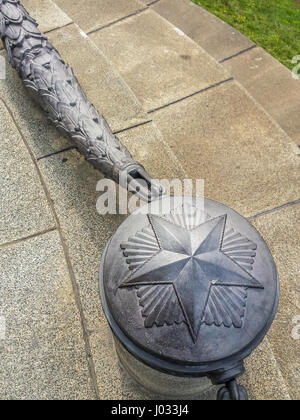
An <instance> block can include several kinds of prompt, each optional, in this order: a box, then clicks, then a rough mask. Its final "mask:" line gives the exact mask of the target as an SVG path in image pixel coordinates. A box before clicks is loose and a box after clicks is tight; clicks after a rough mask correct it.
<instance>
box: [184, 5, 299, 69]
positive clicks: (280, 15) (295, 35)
mask: <svg viewBox="0 0 300 420" xmlns="http://www.w3.org/2000/svg"><path fill="white" fill-rule="evenodd" d="M192 1H193V2H194V3H197V4H199V5H200V6H202V7H203V8H204V9H206V10H208V11H209V12H211V13H213V14H215V15H216V16H218V17H219V18H220V19H222V20H224V21H225V22H227V23H229V25H231V26H233V27H234V28H236V29H237V30H238V31H240V32H241V33H242V34H244V35H245V36H247V37H248V38H250V39H251V40H252V41H253V42H255V43H256V44H257V45H259V46H260V47H262V48H264V49H265V50H266V51H267V52H268V53H269V54H271V55H272V56H273V57H275V58H276V59H277V60H279V61H280V62H281V63H282V64H284V65H285V66H286V67H288V68H290V69H292V68H293V67H294V66H295V64H292V62H291V60H292V58H293V57H294V56H296V55H299V54H300V7H299V3H298V4H297V3H296V2H295V1H293V0H192Z"/></svg>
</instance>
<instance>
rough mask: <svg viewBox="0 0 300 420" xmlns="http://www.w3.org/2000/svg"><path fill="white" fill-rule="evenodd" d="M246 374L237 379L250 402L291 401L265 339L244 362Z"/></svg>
mask: <svg viewBox="0 0 300 420" xmlns="http://www.w3.org/2000/svg"><path fill="white" fill-rule="evenodd" d="M245 368H246V373H245V374H244V375H243V376H241V377H240V378H239V383H240V384H241V385H243V386H244V387H245V388H246V389H247V392H248V394H249V399H250V401H255V400H259V401H266V400H267V401H282V400H284V401H289V400H291V397H290V394H289V392H288V389H287V386H286V383H285V381H284V378H283V376H282V374H281V371H280V369H279V365H278V363H277V361H276V359H275V357H274V353H273V352H272V348H271V346H270V343H269V341H268V339H267V338H265V340H264V341H263V342H262V343H261V345H260V346H259V347H258V348H257V349H256V350H254V352H253V353H252V354H251V355H250V356H249V357H248V358H247V359H246V360H245Z"/></svg>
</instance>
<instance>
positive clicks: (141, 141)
mask: <svg viewBox="0 0 300 420" xmlns="http://www.w3.org/2000/svg"><path fill="white" fill-rule="evenodd" d="M56 3H57V5H58V6H60V7H61V8H62V9H63V11H62V10H61V9H60V8H59V7H58V6H56V5H55V4H54V3H53V2H52V1H51V0H44V1H42V2H37V1H35V0H27V1H26V0H25V1H24V4H25V6H27V7H28V9H29V10H30V12H31V13H33V14H35V16H37V18H38V20H39V21H42V29H43V30H47V31H50V32H49V38H50V39H51V41H52V42H53V43H54V45H55V46H56V47H57V48H58V49H59V50H60V52H61V53H62V55H63V56H64V58H65V59H66V60H67V61H68V62H69V63H70V64H71V65H72V66H73V67H74V69H75V73H76V74H77V75H78V78H79V80H80V82H81V84H82V85H83V87H84V89H85V91H86V92H87V95H88V97H89V99H90V100H91V101H93V102H94V104H95V105H96V107H97V108H98V109H99V111H100V112H102V113H104V115H105V117H106V118H107V119H108V121H109V123H110V124H111V126H112V128H113V130H114V131H115V132H120V134H118V136H119V137H120V139H121V140H122V141H123V142H124V143H125V145H126V146H127V147H128V148H129V150H130V151H131V152H132V153H133V155H134V157H135V158H136V159H138V160H140V161H141V162H142V163H143V164H144V165H145V167H146V169H148V170H149V171H150V172H151V173H153V174H154V175H155V176H156V177H158V178H169V179H170V178H180V179H183V178H185V177H186V176H187V175H189V176H192V177H196V178H204V179H205V181H206V195H207V196H209V197H211V198H215V199H218V200H220V201H222V202H225V203H226V204H228V205H231V206H232V207H234V208H235V209H236V210H238V211H240V212H241V213H242V214H244V215H245V216H248V217H251V220H252V222H253V223H254V225H255V226H256V227H257V228H258V229H259V231H260V232H261V233H262V234H263V235H264V236H265V238H266V240H267V242H268V243H269V245H270V247H271V249H272V252H273V253H274V257H275V260H276V263H277V265H278V269H279V274H280V278H281V284H282V298H281V305H280V309H279V313H278V316H277V318H276V321H275V323H274V326H273V328H272V329H271V331H270V333H269V335H268V338H267V339H266V340H265V341H264V342H263V343H262V345H261V346H260V347H259V348H258V349H257V350H256V352H255V353H254V354H253V355H251V357H249V358H248V359H247V362H246V364H247V373H246V375H244V376H243V378H242V382H243V383H244V384H245V385H246V386H247V388H248V390H249V394H250V397H251V398H252V399H270V400H271V399H285V400H288V399H290V398H293V399H299V386H298V387H297V384H298V383H299V377H300V374H299V360H300V357H299V356H298V354H299V353H298V352H299V342H297V341H296V340H294V339H293V338H292V335H291V331H292V328H293V324H292V320H293V317H294V316H295V315H299V313H300V312H299V294H298V293H299V289H297V283H296V282H297V277H296V276H297V272H298V270H299V263H298V260H299V243H298V242H297V232H296V229H298V227H299V204H297V203H296V202H297V201H299V198H300V197H299V189H298V185H299V170H298V171H297V168H298V166H297V163H298V160H299V157H298V156H297V155H298V154H299V151H298V148H297V147H296V145H295V143H294V142H293V141H292V140H291V138H290V137H289V136H288V135H287V134H286V133H285V132H284V131H283V130H282V128H280V127H279V126H278V124H277V123H276V122H275V121H274V120H272V118H270V116H269V115H268V114H267V113H266V112H265V110H264V109H263V108H262V107H261V106H260V105H258V104H257V102H256V101H255V100H253V98H252V97H251V96H250V95H249V94H248V92H247V91H246V90H245V89H244V88H242V87H241V86H240V84H239V83H236V82H235V81H234V80H232V73H231V72H230V69H228V68H225V65H223V64H222V65H221V64H218V63H217V61H216V60H215V59H216V57H215V56H213V54H211V52H210V51H208V50H206V51H207V52H205V51H204V49H206V48H205V46H204V45H203V46H202V47H203V48H204V49H203V48H201V47H199V45H198V44H197V40H196V38H195V39H193V40H192V39H191V38H193V36H192V34H188V35H189V37H191V38H189V37H188V36H186V35H184V34H183V33H182V32H181V31H180V30H178V28H177V26H178V27H180V26H179V24H178V25H177V24H176V27H174V24H175V23H174V22H172V24H171V23H169V22H168V21H167V20H165V19H164V18H162V17H160V16H159V15H158V14H157V12H156V11H155V10H157V11H158V12H161V11H162V10H163V9H164V10H165V12H164V13H166V10H167V3H168V2H166V1H165V0H160V1H157V2H150V1H146V0H143V1H126V2H125V1H123V0H118V1H115V2H109V1H107V0H97V1H94V2H89V1H88V2H86V3H85V8H84V13H83V14H82V15H81V14H80V11H81V10H82V2H79V1H75V2H69V1H60V0H58V1H57V2H56ZM173 4H174V5H176V7H175V6H174V10H175V11H176V10H177V9H176V8H177V7H179V9H178V10H180V13H181V15H182V16H185V13H184V10H183V9H182V8H181V7H191V9H193V10H194V11H196V10H197V11H198V10H199V13H200V14H203V16H206V15H205V13H207V12H204V11H203V10H202V9H201V8H196V6H194V5H193V6H190V4H189V3H188V2H186V1H182V2H181V0H178V1H177V0H176V2H174V3H173ZM182 5H183V6H182ZM159 7H161V9H160V11H159V9H158V8H159ZM99 11H101V13H99ZM161 13H162V12H161ZM196 13H198V12H196ZM41 15H42V16H41ZM173 15H174V13H173ZM68 16H70V18H69V17H68ZM170 16H171V15H170ZM187 16H190V15H187ZM195 16H197V15H196V14H195ZM210 16H211V15H210ZM165 17H167V16H165ZM172 19H173V18H172ZM170 20H171V17H170ZM205 20H207V22H206V23H207V26H206V28H207V29H206V31H210V32H213V29H214V28H216V31H215V32H216V33H219V38H220V39H223V38H224V36H223V35H224V32H222V30H220V31H219V29H217V27H218V25H219V23H218V20H214V19H213V18H211V19H204V20H203V19H202V21H200V22H201V25H204V21H205ZM78 25H79V26H78ZM201 25H199V28H198V29H197V26H196V25H195V26H194V28H195V31H196V29H197V31H198V32H197V31H196V32H197V33H198V35H199V36H200V35H201V31H200V29H201ZM223 26H224V27H223V29H224V31H225V32H226V31H227V32H226V33H227V34H228V37H227V38H226V37H225V38H224V39H227V40H226V42H225V46H226V45H227V46H228V50H226V51H225V50H223V51H224V54H225V55H227V54H229V55H232V54H235V53H236V52H238V49H239V48H242V49H243V48H245V47H248V45H249V44H248V42H249V41H248V40H245V39H244V38H239V35H238V34H237V36H236V37H234V40H232V42H231V41H230V34H229V32H228V31H229V29H228V28H230V27H227V26H226V25H223ZM103 27H105V28H103ZM101 28H102V29H101ZM210 28H211V29H210ZM99 29H100V30H99ZM86 32H93V33H92V34H90V36H88V37H87V35H86ZM184 32H185V33H187V30H186V29H185V30H184ZM196 32H194V33H196ZM236 40H237V41H236ZM214 42H215V44H218V42H217V39H215V41H214ZM206 45H208V44H206ZM225 46H224V48H225ZM207 48H208V47H207ZM221 51H222V49H220V52H221ZM253 51H254V50H253ZM1 54H2V55H4V56H5V53H4V52H1ZM223 58H224V56H223ZM218 61H220V60H218ZM228 62H229V60H228ZM87 63H88V65H87ZM268 112H269V111H268ZM0 139H1V144H2V145H3V147H2V148H1V154H0V161H1V168H2V169H1V170H2V174H1V182H0V194H1V197H4V199H2V200H1V215H0V234H1V236H0V253H1V259H0V261H1V263H0V264H1V270H0V273H1V274H0V278H1V287H0V296H1V299H0V302H1V304H0V316H2V317H5V319H6V327H7V328H6V339H5V340H1V339H0V352H1V356H2V357H1V362H0V365H1V373H2V372H3V374H2V375H1V376H0V378H1V379H0V383H1V387H0V399H7V398H10V399H25V398H33V399H98V398H101V399H110V398H111V399H137V400H139V399H160V397H159V396H157V395H151V394H149V393H148V392H146V391H145V390H142V389H141V388H140V387H139V386H137V385H136V383H135V382H134V381H133V380H132V379H130V378H129V377H128V375H127V374H126V373H125V372H124V370H123V369H122V367H120V365H119V363H118V361H117V358H116V355H115V352H114V348H113V342H112V337H111V334H110V331H109V328H108V325H107V322H106V320H105V317H104V314H103V311H102V307H101V304H100V300H99V296H98V263H99V260H100V257H101V253H102V251H103V249H104V246H105V244H106V242H107V240H108V239H109V238H110V236H111V234H112V233H113V232H114V231H115V229H116V228H117V227H118V226H119V224H120V223H121V222H122V220H123V219H124V216H113V215H111V216H109V215H106V216H101V215H99V214H98V212H97V210H96V204H97V199H98V197H99V195H100V193H99V192H97V190H96V187H97V182H98V181H99V180H100V179H101V178H102V177H101V175H100V174H99V173H97V172H96V171H95V170H94V169H93V168H92V167H91V166H90V165H89V164H88V163H87V162H85V161H84V159H83V158H82V157H81V156H80V155H79V154H78V153H77V151H76V150H72V149H70V143H69V142H68V141H67V140H65V139H63V138H62V137H61V136H60V135H59V134H58V133H57V132H56V130H55V129H54V128H53V127H52V126H51V125H50V124H49V123H48V122H47V120H46V118H45V117H44V116H43V115H42V114H41V112H40V111H39V110H38V109H37V107H36V106H35V105H33V103H32V102H31V100H30V99H29V98H28V96H27V94H26V92H25V90H24V89H23V88H22V86H21V84H20V82H19V80H18V78H17V75H16V74H15V72H14V71H13V70H11V69H10V68H9V67H8V69H7V78H6V80H5V81H0ZM212 162H213V165H212ZM298 165H299V163H298ZM288 203H290V204H288ZM298 236H299V235H298ZM297 247H298V248H297ZM297 299H298V300H297ZM215 393H216V389H215V388H214V387H213V388H212V389H210V390H208V391H207V392H204V393H203V394H202V395H199V399H213V398H215Z"/></svg>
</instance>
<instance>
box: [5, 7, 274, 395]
mask: <svg viewBox="0 0 300 420" xmlns="http://www.w3.org/2000/svg"><path fill="white" fill-rule="evenodd" d="M0 35H1V38H2V40H3V42H4V46H5V48H6V50H7V52H8V55H9V60H10V63H11V64H12V66H13V67H14V68H16V69H17V71H18V73H19V75H20V77H21V78H22V80H23V81H24V84H25V86H26V87H27V89H28V90H29V92H30V93H31V94H32V95H33V97H34V98H35V100H36V101H37V102H38V103H39V104H40V105H41V107H42V108H43V110H44V111H45V112H46V114H47V116H48V118H49V119H50V120H51V121H52V122H53V123H54V124H55V125H56V127H57V128H58V129H59V130H61V131H62V132H63V133H64V134H65V135H66V136H68V137H69V138H70V139H71V141H72V142H73V143H74V144H75V146H76V147H77V149H78V150H79V151H80V152H81V153H82V154H83V155H84V156H85V158H86V159H87V160H88V161H89V162H91V163H92V164H93V165H94V167H95V168H97V169H99V170H100V171H101V172H102V173H103V174H104V175H105V176H107V177H109V178H111V179H113V180H115V181H116V182H120V181H122V179H123V180H124V182H123V183H122V186H125V187H126V186H127V187H128V186H129V185H130V187H129V188H131V189H132V190H133V191H138V192H139V195H140V196H141V197H142V198H144V199H146V200H148V201H151V200H152V199H153V198H157V197H160V196H162V194H163V189H162V187H161V186H160V185H159V184H158V183H156V182H154V181H153V179H152V178H151V177H150V176H149V175H148V174H147V173H146V171H145V169H144V168H143V166H142V165H141V164H140V163H138V162H136V161H135V160H134V159H133V157H132V156H131V154H130V153H129V151H128V150H127V149H126V148H125V147H124V146H123V145H122V144H121V142H120V141H119V140H118V138H117V137H116V136H115V135H114V134H113V133H112V131H111V130H110V128H109V126H108V124H107V122H106V121H105V119H104V118H103V117H102V116H101V115H100V114H99V113H98V111H97V110H96V109H95V107H94V106H93V105H92V104H91V103H90V102H89V101H88V100H87V98H86V96H85V94H84V92H83V91H82V89H81V87H80V85H79V83H78V81H77V79H76V77H75V76H74V73H73V71H72V69H71V68H70V67H69V66H68V65H67V64H66V63H65V62H64V61H63V59H62V58H61V56H60V55H59V53H58V52H57V51H56V50H55V48H54V47H53V46H52V45H51V44H50V42H49V41H48V39H47V38H46V37H45V35H43V34H42V33H41V32H40V31H39V30H38V28H37V23H36V22H35V21H34V20H33V19H32V18H31V17H30V16H29V14H28V13H27V11H26V10H25V9H24V7H23V6H22V5H21V4H20V2H19V1H18V0H0ZM124 173H125V174H126V176H125V178H124V177H121V178H120V175H121V174H124ZM166 199H169V198H168V197H167V198H161V199H159V200H158V201H155V202H154V204H155V206H156V207H159V206H160V204H161V203H162V202H164V200H166ZM174 203H175V201H173V208H172V211H171V213H169V214H165V215H160V216H157V215H154V214H152V215H151V214H150V215H148V216H146V215H144V214H142V213H139V212H137V213H136V214H134V215H132V216H130V217H129V218H128V219H127V220H126V221H125V222H124V223H123V224H122V225H121V227H120V228H119V229H118V231H117V232H116V234H115V235H114V236H113V238H112V239H111V241H110V243H109V245H108V247H107V249H106V251H105V253H104V256H103V259H102V263H101V268H100V290H101V299H102V303H103V307H104V310H105V313H106V316H107V318H108V320H109V323H110V325H111V328H112V331H113V333H114V335H115V337H116V339H117V340H118V341H119V343H120V344H121V345H122V346H124V348H126V349H127V350H128V351H129V352H130V353H131V354H132V355H134V356H135V357H136V358H138V359H139V360H142V361H143V363H145V364H146V365H149V366H151V367H153V368H155V369H157V370H159V371H163V372H167V373H169V374H172V375H179V376H180V375H181V376H185V377H195V376H196V377H201V376H208V377H209V378H211V380H212V381H213V383H217V384H219V383H226V387H225V388H222V389H221V390H220V392H219V395H218V398H219V399H222V400H228V399H246V398H247V393H246V391H245V389H244V388H243V387H240V386H238V385H237V383H236V377H237V376H238V375H240V374H241V373H242V372H243V359H244V358H245V357H247V356H248V355H249V354H250V353H251V351H252V350H253V349H254V348H255V347H256V346H257V345H258V344H259V343H260V341H261V340H262V339H263V337H264V336H265V334H266V332H267V330H268V329H269V327H270V325H271V323H272V321H273V318H274V316H275V312H276V309H277V305H278V293H279V285H278V278H277V273H276V268H275V265H274V262H273V259H272V257H271V254H270V252H269V250H268V248H267V246H266V244H265V243H264V241H263V239H262V238H261V237H260V235H259V234H258V232H257V231H256V230H255V229H254V228H253V226H252V225H250V223H248V222H247V220H245V219H244V218H242V217H241V216H239V215H238V214H237V213H235V212H234V211H233V210H231V209H229V208H227V207H225V206H223V205H222V204H218V203H215V202H212V201H210V200H205V203H204V204H205V205H204V212H201V210H200V209H199V201H197V200H196V199H194V202H193V204H190V203H184V205H183V207H182V210H183V212H182V214H181V215H180V216H179V215H177V214H175V212H174V211H175V204H174ZM152 204H153V203H152Z"/></svg>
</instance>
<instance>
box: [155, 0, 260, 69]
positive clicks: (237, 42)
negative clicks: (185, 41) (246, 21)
mask: <svg viewBox="0 0 300 420" xmlns="http://www.w3.org/2000/svg"><path fill="white" fill-rule="evenodd" d="M152 8H153V10H155V11H156V12H157V13H159V14H160V15H161V16H163V17H164V18H165V19H167V20H168V21H169V22H171V23H172V24H173V25H175V26H177V27H178V28H179V29H181V30H182V31H183V32H184V33H185V34H186V35H187V36H189V37H190V38H191V39H193V40H194V41H196V42H197V44H199V45H200V46H201V47H202V48H204V49H205V51H207V52H208V53H209V54H210V55H211V56H212V57H214V58H215V59H216V60H217V61H220V60H223V59H224V58H227V57H230V56H232V55H234V54H236V53H239V52H240V51H242V50H245V49H247V48H249V47H251V46H252V45H254V43H253V41H251V40H250V39H248V38H246V37H245V36H244V35H242V34H241V33H240V32H238V31H237V30H235V29H234V28H232V27H231V26H230V25H228V24H227V23H226V22H223V21H222V20H220V19H219V18H217V17H216V16H214V15H212V14H211V13H209V12H207V11H206V10H204V9H202V7H199V6H198V5H197V4H195V3H192V2H191V1H190V0H160V1H158V2H157V3H155V4H153V6H152Z"/></svg>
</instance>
